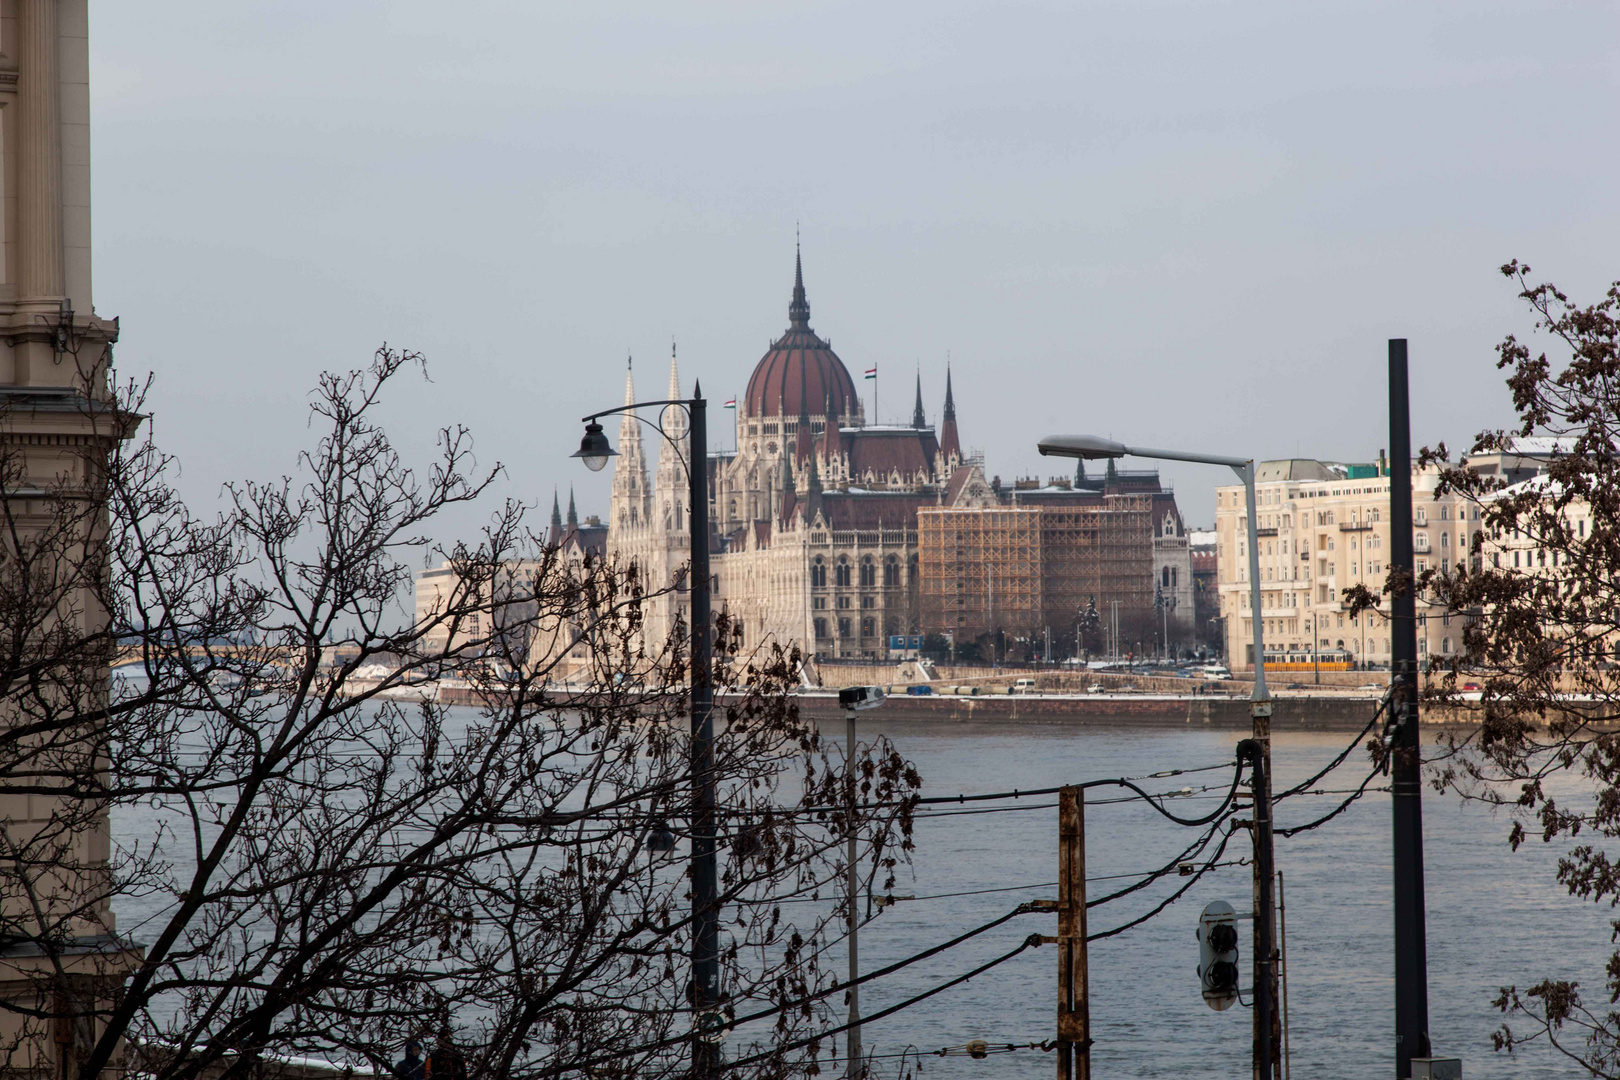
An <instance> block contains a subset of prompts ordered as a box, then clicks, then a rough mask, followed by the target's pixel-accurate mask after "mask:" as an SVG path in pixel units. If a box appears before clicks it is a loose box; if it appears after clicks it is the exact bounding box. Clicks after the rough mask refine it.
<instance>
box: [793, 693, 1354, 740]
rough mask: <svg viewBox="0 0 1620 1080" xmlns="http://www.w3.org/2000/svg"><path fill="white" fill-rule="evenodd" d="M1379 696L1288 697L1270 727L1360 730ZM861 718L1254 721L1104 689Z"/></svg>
mask: <svg viewBox="0 0 1620 1080" xmlns="http://www.w3.org/2000/svg"><path fill="white" fill-rule="evenodd" d="M799 708H800V710H801V712H803V714H804V715H806V716H808V717H811V718H813V719H816V720H834V719H838V718H841V717H842V715H843V714H842V713H841V712H840V711H839V709H838V701H837V698H836V697H833V696H832V695H830V694H829V695H823V694H804V695H802V696H801V697H800V699H799ZM1376 708H1377V701H1376V700H1374V699H1372V698H1355V697H1348V696H1334V697H1285V698H1277V699H1276V700H1275V701H1274V702H1273V712H1272V720H1271V723H1272V730H1273V731H1277V732H1283V731H1315V730H1321V731H1344V730H1352V731H1354V730H1359V729H1360V728H1362V727H1364V726H1365V725H1366V724H1367V722H1368V721H1369V720H1370V719H1371V718H1372V715H1373V711H1374V710H1375V709H1376ZM863 719H871V720H879V719H881V720H885V721H908V722H909V721H925V722H937V723H942V724H951V723H968V724H973V723H982V724H992V723H1026V724H1065V725H1084V726H1097V727H1119V726H1132V725H1141V726H1143V727H1156V726H1185V725H1188V724H1205V725H1209V726H1211V727H1221V728H1234V729H1242V730H1248V729H1249V728H1250V726H1251V725H1252V723H1253V721H1252V719H1251V718H1250V715H1249V702H1248V701H1247V700H1245V699H1243V698H1234V697H1191V696H1183V697H1169V696H1159V695H1147V694H1143V695H1133V694H1098V695H1096V696H1094V697H1084V698H1073V697H1041V696H1039V695H1031V696H1028V697H1024V696H1017V695H1014V696H995V697H985V696H978V697H958V696H955V695H950V694H930V695H927V696H924V697H911V696H906V697H900V696H897V695H896V696H891V697H890V698H889V699H888V700H887V701H885V702H884V703H883V705H882V706H881V707H880V709H879V710H878V711H874V712H871V713H867V714H865V716H864V717H863Z"/></svg>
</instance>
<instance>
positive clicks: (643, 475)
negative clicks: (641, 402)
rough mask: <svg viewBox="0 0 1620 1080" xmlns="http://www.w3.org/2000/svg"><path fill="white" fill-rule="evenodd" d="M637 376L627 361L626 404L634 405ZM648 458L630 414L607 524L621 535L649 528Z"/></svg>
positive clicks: (623, 423) (623, 422)
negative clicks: (647, 525)
mask: <svg viewBox="0 0 1620 1080" xmlns="http://www.w3.org/2000/svg"><path fill="white" fill-rule="evenodd" d="M635 376H636V373H635V365H634V363H633V362H632V361H630V360H626V361H625V371H624V403H625V404H626V405H633V404H635V400H636V377H635ZM647 494H648V493H647V458H646V456H645V455H644V454H643V452H642V449H641V423H640V422H639V421H638V420H637V419H636V418H635V417H634V416H632V415H631V414H630V413H625V414H624V415H623V416H622V417H620V419H619V456H618V457H616V458H614V459H613V496H612V499H611V500H610V502H609V506H608V514H609V517H608V522H609V524H610V525H611V527H612V528H613V529H614V530H615V531H616V532H618V533H619V534H620V535H625V536H627V535H629V534H631V533H633V532H635V531H637V530H639V529H642V528H644V527H645V526H646V524H647V510H648V506H647V502H648V500H647Z"/></svg>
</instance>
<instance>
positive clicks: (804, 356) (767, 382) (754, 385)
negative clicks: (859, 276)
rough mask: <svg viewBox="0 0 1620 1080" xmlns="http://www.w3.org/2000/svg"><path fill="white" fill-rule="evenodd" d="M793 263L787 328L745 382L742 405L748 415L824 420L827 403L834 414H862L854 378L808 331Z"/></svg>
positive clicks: (800, 275) (800, 276)
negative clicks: (811, 417) (808, 417)
mask: <svg viewBox="0 0 1620 1080" xmlns="http://www.w3.org/2000/svg"><path fill="white" fill-rule="evenodd" d="M794 262H795V265H794V268H793V269H794V280H793V302H792V303H791V304H789V305H788V319H789V321H790V323H791V325H790V326H789V328H788V331H787V333H785V334H783V335H782V336H781V337H780V338H779V339H777V341H776V342H775V343H774V344H773V345H772V346H771V351H770V352H768V353H766V354H765V355H764V356H763V357H761V358H760V361H759V363H758V364H757V365H755V367H754V374H753V375H751V376H750V377H749V379H748V394H747V396H746V404H745V407H746V408H747V410H748V414H749V415H750V416H784V417H788V418H790V419H791V418H793V417H797V416H799V415H800V414H801V413H807V414H809V415H811V416H823V415H825V414H826V412H827V402H828V400H829V399H830V400H831V401H832V407H833V411H834V412H835V413H836V414H837V415H839V416H853V415H855V414H856V413H858V412H859V411H860V398H859V397H858V396H857V395H856V393H855V380H853V379H851V378H850V377H849V370H848V369H847V368H845V367H844V362H843V361H842V360H840V359H838V354H837V353H835V352H833V351H832V349H831V348H829V347H828V345H827V343H826V342H825V341H822V340H821V338H819V337H817V336H816V332H815V331H814V330H812V329H810V302H809V301H808V300H807V299H805V295H804V270H803V267H802V266H801V265H799V264H798V260H797V257H795V260H794Z"/></svg>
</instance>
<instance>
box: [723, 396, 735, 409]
mask: <svg viewBox="0 0 1620 1080" xmlns="http://www.w3.org/2000/svg"><path fill="white" fill-rule="evenodd" d="M736 407H737V399H736V398H732V399H731V400H730V401H728V402H726V403H725V404H724V405H722V406H721V408H724V409H735V408H736Z"/></svg>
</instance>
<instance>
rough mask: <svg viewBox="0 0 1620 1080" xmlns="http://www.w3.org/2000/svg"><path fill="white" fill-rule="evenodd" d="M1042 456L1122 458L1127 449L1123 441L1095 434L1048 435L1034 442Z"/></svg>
mask: <svg viewBox="0 0 1620 1080" xmlns="http://www.w3.org/2000/svg"><path fill="white" fill-rule="evenodd" d="M1036 449H1038V450H1039V451H1040V452H1041V456H1042V457H1072V458H1085V459H1086V460H1088V461H1090V460H1093V459H1096V458H1122V457H1124V456H1125V455H1126V454H1127V453H1129V450H1127V449H1126V446H1125V444H1124V443H1120V442H1115V441H1114V440H1113V439H1102V438H1098V437H1097V436H1095V435H1048V436H1047V437H1046V438H1044V439H1042V440H1041V441H1040V442H1039V443H1037V444H1036Z"/></svg>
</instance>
